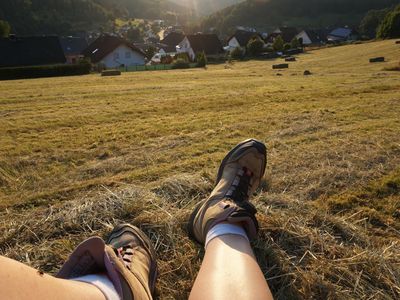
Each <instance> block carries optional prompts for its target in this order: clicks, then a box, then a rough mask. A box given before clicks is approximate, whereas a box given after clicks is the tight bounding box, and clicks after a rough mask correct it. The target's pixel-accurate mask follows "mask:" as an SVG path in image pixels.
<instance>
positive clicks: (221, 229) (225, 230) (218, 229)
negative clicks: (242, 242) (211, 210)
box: [204, 223, 249, 248]
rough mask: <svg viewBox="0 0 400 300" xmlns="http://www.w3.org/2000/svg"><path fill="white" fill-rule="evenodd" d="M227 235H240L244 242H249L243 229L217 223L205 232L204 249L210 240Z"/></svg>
mask: <svg viewBox="0 0 400 300" xmlns="http://www.w3.org/2000/svg"><path fill="white" fill-rule="evenodd" d="M227 234H234V235H240V236H242V237H244V238H245V239H246V240H249V238H248V236H247V234H246V231H244V229H243V227H241V226H239V225H234V224H229V223H219V224H217V225H215V226H213V227H211V229H210V230H209V231H208V232H207V236H206V243H205V246H204V248H207V245H208V243H209V242H210V241H211V240H212V239H214V238H216V237H217V236H221V235H227Z"/></svg>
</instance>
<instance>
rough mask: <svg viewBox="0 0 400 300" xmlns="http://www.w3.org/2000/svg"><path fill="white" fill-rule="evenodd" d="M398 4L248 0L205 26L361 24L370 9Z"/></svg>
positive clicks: (358, 0) (357, 0) (226, 28)
mask: <svg viewBox="0 0 400 300" xmlns="http://www.w3.org/2000/svg"><path fill="white" fill-rule="evenodd" d="M397 3H398V1H396V0H352V1H349V0H303V1H297V0H264V1H257V0H247V1H245V2H243V3H239V4H237V5H234V6H231V7H228V8H226V9H223V10H221V11H219V12H217V13H215V14H212V15H210V16H209V17H206V18H205V19H204V20H203V21H202V27H203V28H209V27H216V28H218V29H219V30H220V31H221V32H229V31H230V30H232V28H233V27H235V26H237V25H246V26H253V27H254V26H255V27H258V28H259V29H264V30H267V29H269V27H274V26H278V25H290V26H304V27H326V26H335V25H340V26H343V25H349V26H358V25H359V23H360V21H361V19H362V17H363V16H364V15H365V14H366V12H367V11H369V10H371V9H382V8H386V7H390V6H392V5H394V4H397Z"/></svg>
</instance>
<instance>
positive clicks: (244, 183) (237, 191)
mask: <svg viewBox="0 0 400 300" xmlns="http://www.w3.org/2000/svg"><path fill="white" fill-rule="evenodd" d="M252 177H253V173H252V172H251V171H250V170H249V169H247V168H246V167H243V168H242V169H241V170H239V172H238V173H237V174H236V177H235V179H234V180H233V183H232V185H231V187H230V189H229V190H228V192H227V193H226V197H228V198H231V199H232V200H234V201H235V202H237V203H241V202H244V201H247V200H249V189H250V188H251V183H250V180H251V178H252Z"/></svg>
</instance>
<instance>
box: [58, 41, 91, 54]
mask: <svg viewBox="0 0 400 300" xmlns="http://www.w3.org/2000/svg"><path fill="white" fill-rule="evenodd" d="M60 42H61V46H62V48H63V51H64V54H65V55H78V54H81V53H82V51H83V50H85V49H86V48H87V46H88V45H89V44H88V42H87V40H86V39H85V38H81V37H72V36H68V37H61V38H60Z"/></svg>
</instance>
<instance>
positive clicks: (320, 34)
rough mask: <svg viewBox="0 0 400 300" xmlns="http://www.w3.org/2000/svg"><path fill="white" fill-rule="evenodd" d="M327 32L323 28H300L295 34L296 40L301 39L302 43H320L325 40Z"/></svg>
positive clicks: (323, 42)
mask: <svg viewBox="0 0 400 300" xmlns="http://www.w3.org/2000/svg"><path fill="white" fill-rule="evenodd" d="M326 37H327V33H326V32H324V30H302V31H301V32H300V33H299V34H297V35H296V38H297V39H298V40H300V39H301V40H302V41H303V45H305V46H310V45H322V44H325V43H326V42H327V38H326Z"/></svg>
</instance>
